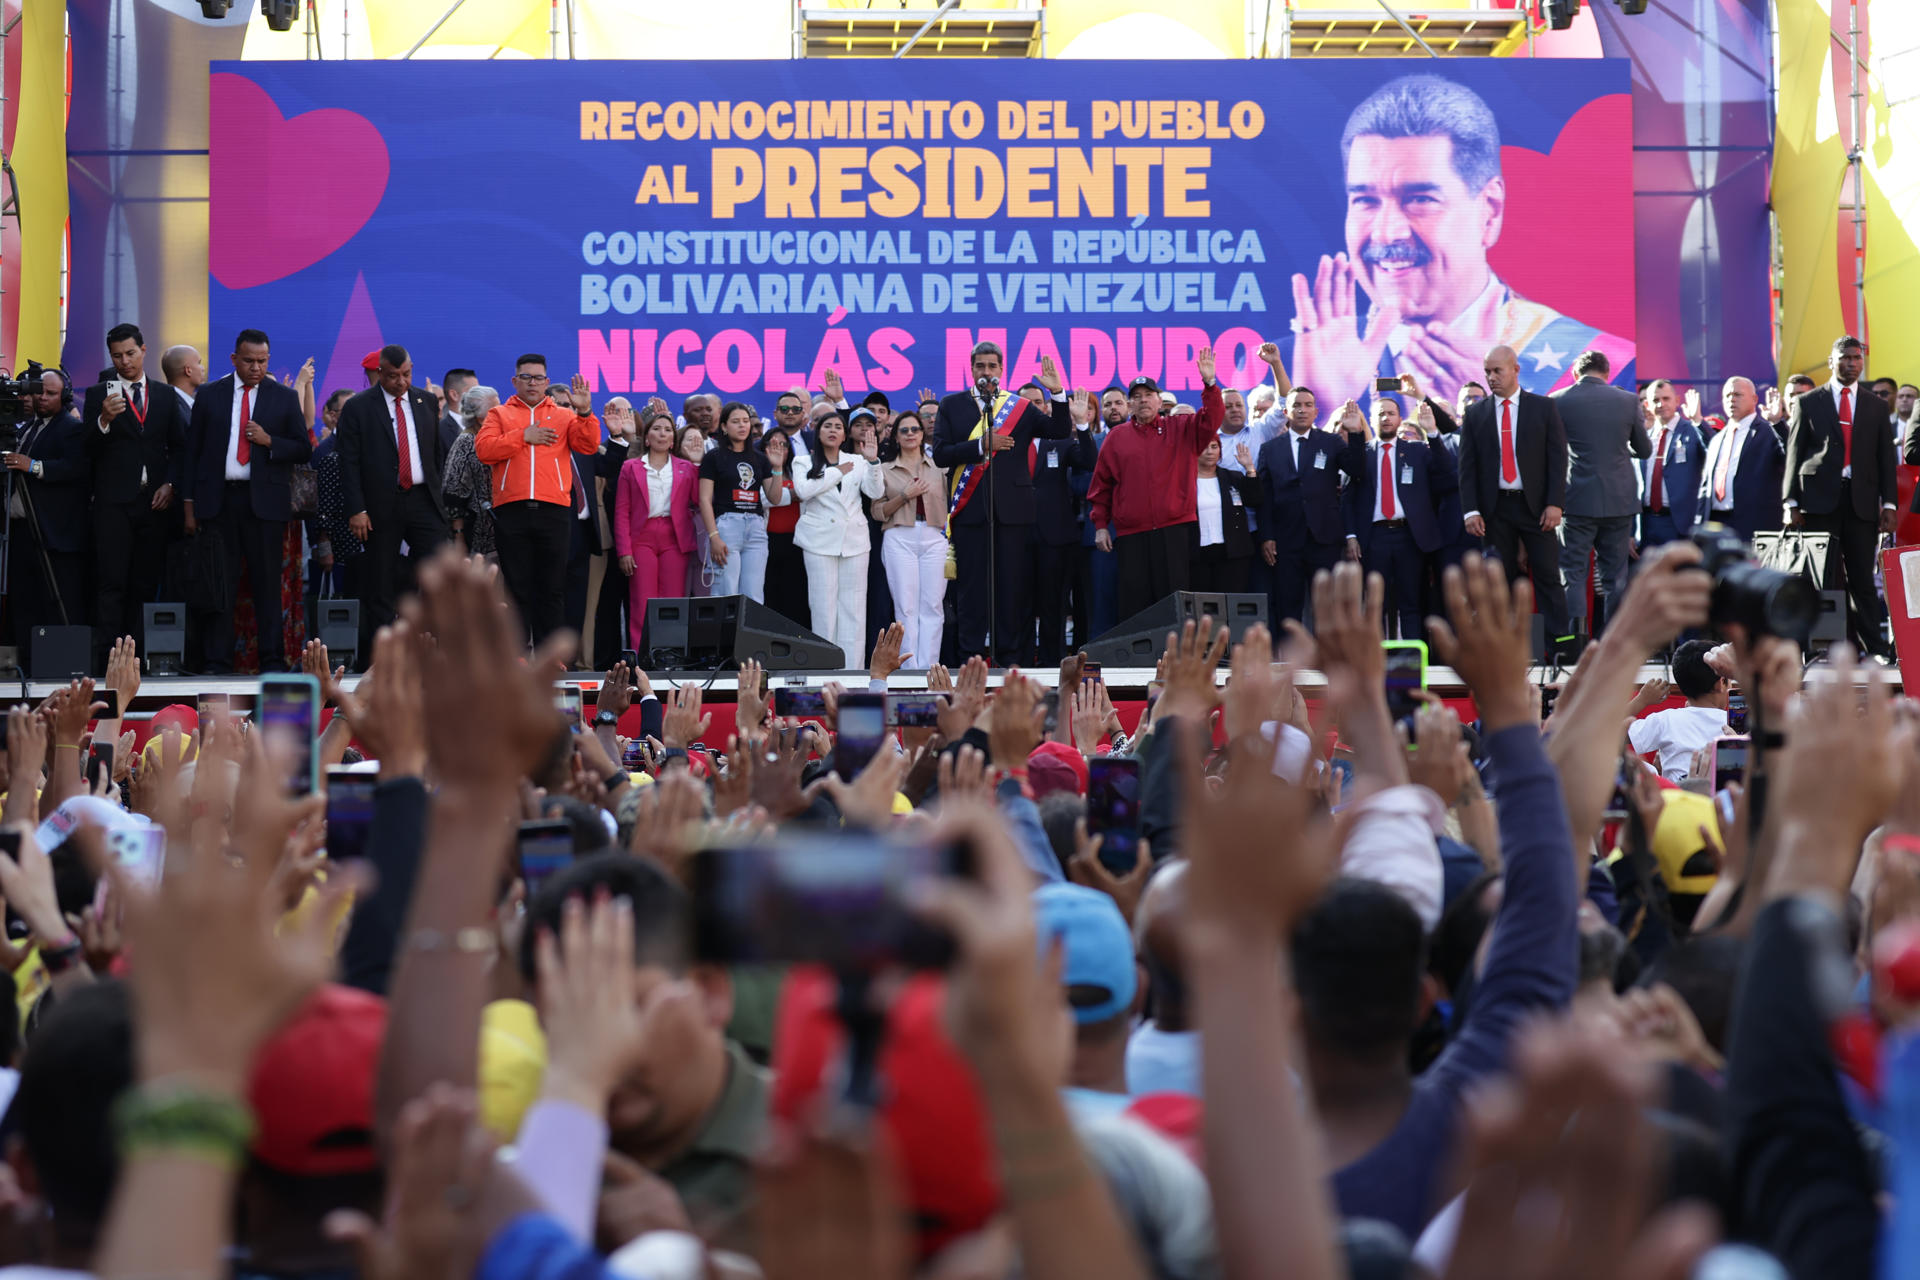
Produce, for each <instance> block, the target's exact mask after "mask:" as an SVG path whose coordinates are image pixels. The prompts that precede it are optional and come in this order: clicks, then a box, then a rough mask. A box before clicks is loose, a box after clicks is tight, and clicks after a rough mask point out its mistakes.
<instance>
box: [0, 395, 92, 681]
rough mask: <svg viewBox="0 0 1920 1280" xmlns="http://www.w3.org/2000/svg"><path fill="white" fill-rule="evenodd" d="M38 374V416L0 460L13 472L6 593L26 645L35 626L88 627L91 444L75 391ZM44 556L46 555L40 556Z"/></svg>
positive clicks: (17, 636) (16, 631)
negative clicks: (71, 624)
mask: <svg viewBox="0 0 1920 1280" xmlns="http://www.w3.org/2000/svg"><path fill="white" fill-rule="evenodd" d="M36 371H37V372H38V373H39V382H40V385H39V390H38V391H37V392H35V393H34V394H33V395H32V397H31V400H32V411H33V416H32V417H30V418H28V419H27V420H26V421H25V422H22V423H21V424H20V428H19V435H18V437H17V440H16V441H15V442H14V443H13V447H12V448H11V449H10V450H8V451H7V452H6V453H5V454H0V465H4V466H5V468H6V470H7V471H8V472H9V473H10V476H9V479H10V480H11V484H10V485H9V486H8V493H9V496H8V499H7V569H8V578H7V587H8V594H9V596H10V597H11V599H12V610H11V614H10V616H11V620H12V627H13V631H12V635H13V641H14V643H15V644H19V645H24V644H26V642H27V637H28V635H30V634H31V633H32V629H33V628H34V627H36V626H44V625H47V624H50V623H59V622H63V621H64V622H74V623H78V622H84V621H86V610H87V601H86V594H85V593H86V580H87V499H88V497H89V495H90V491H91V487H92V475H91V468H90V467H89V466H88V463H87V446H86V438H85V436H84V435H83V434H82V432H81V428H80V419H79V418H78V417H77V416H76V415H75V414H74V412H73V384H72V383H71V382H69V381H68V379H67V375H66V374H64V373H62V372H61V371H60V370H58V369H46V370H41V369H40V366H39V365H38V364H30V365H28V366H27V374H28V376H31V375H33V374H34V373H35V372H36ZM43 553H44V554H43Z"/></svg>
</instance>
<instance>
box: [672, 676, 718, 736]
mask: <svg viewBox="0 0 1920 1280" xmlns="http://www.w3.org/2000/svg"><path fill="white" fill-rule="evenodd" d="M702 700H703V695H702V694H701V692H700V686H699V685H697V684H683V685H680V686H679V687H677V688H676V689H674V691H673V692H672V693H670V694H668V695H667V702H666V706H665V707H664V708H663V711H664V713H665V714H664V715H663V716H662V717H661V720H660V738H661V741H663V742H665V743H666V744H667V746H668V747H669V748H672V747H678V748H680V749H681V750H682V751H684V750H686V749H687V748H688V747H690V746H692V745H693V744H694V743H696V742H698V741H700V739H701V738H702V737H703V736H705V734H706V732H707V728H708V726H709V725H711V724H712V723H713V715H712V714H711V713H708V714H706V715H702V714H700V704H701V702H702Z"/></svg>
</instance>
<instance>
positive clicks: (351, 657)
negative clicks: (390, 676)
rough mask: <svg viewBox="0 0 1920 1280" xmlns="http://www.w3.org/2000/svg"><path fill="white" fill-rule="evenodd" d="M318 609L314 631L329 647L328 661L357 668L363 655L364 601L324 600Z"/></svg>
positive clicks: (316, 609)
mask: <svg viewBox="0 0 1920 1280" xmlns="http://www.w3.org/2000/svg"><path fill="white" fill-rule="evenodd" d="M314 610H315V611H314V615H313V634H314V636H315V637H316V638H318V639H319V641H320V643H321V644H324V645H325V646H327V660H328V661H329V662H331V663H333V664H334V665H335V666H336V667H337V666H342V665H344V666H345V667H346V668H347V670H349V671H352V670H354V669H355V668H356V667H357V666H358V665H359V664H358V662H357V661H356V660H357V659H358V658H359V656H360V602H359V601H358V600H321V601H319V602H318V603H317V604H316V605H315V606H314Z"/></svg>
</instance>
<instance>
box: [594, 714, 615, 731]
mask: <svg viewBox="0 0 1920 1280" xmlns="http://www.w3.org/2000/svg"><path fill="white" fill-rule="evenodd" d="M619 723H620V717H619V716H617V715H615V714H613V712H611V711H596V712H595V713H594V716H593V727H594V728H596V729H600V728H606V729H611V728H613V727H614V726H615V725H617V724H619Z"/></svg>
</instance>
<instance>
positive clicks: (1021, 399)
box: [947, 391, 1030, 537]
mask: <svg viewBox="0 0 1920 1280" xmlns="http://www.w3.org/2000/svg"><path fill="white" fill-rule="evenodd" d="M1029 403H1030V401H1028V399H1027V398H1026V397H1025V396H1017V395H1013V394H1011V393H1009V392H1006V391H1002V392H1001V393H1000V396H999V399H997V400H995V401H994V402H993V416H992V427H993V433H994V434H995V435H997V436H1010V435H1012V434H1013V432H1014V429H1015V427H1016V426H1018V425H1019V422H1020V415H1021V414H1022V413H1023V412H1025V411H1026V409H1027V406H1028V405H1029ZM987 426H988V419H986V418H982V419H980V421H979V422H978V423H977V424H976V425H975V426H974V428H973V434H972V435H970V436H968V437H967V439H969V440H978V439H980V437H981V436H982V435H984V434H985V433H986V430H987ZM983 453H984V455H985V456H984V457H983V458H982V460H981V461H979V462H969V463H968V464H967V465H966V466H964V467H961V468H959V469H958V470H956V471H955V472H954V473H953V481H952V483H951V485H950V486H949V488H948V491H947V536H948V537H952V536H953V518H954V517H955V516H957V515H959V514H960V513H961V512H962V511H964V510H966V506H967V502H968V501H969V500H970V499H971V498H972V497H973V494H974V491H975V490H976V489H978V488H979V487H980V482H981V481H982V480H984V479H985V478H986V475H987V467H988V465H989V464H991V463H992V461H993V450H992V449H991V448H983Z"/></svg>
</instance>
